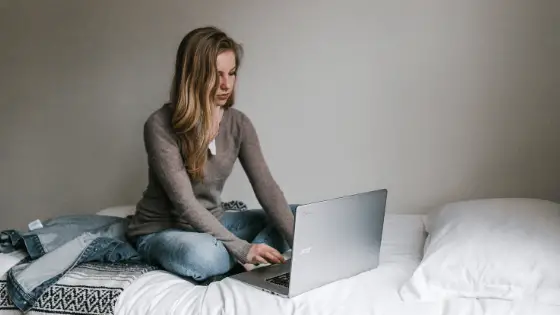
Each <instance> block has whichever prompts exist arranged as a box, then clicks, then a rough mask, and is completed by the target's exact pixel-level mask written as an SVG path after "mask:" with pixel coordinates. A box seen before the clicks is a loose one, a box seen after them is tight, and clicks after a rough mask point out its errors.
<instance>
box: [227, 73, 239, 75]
mask: <svg viewBox="0 0 560 315" xmlns="http://www.w3.org/2000/svg"><path fill="white" fill-rule="evenodd" d="M229 75H237V72H230V74H229Z"/></svg>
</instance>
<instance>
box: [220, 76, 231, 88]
mask: <svg viewBox="0 0 560 315" xmlns="http://www.w3.org/2000/svg"><path fill="white" fill-rule="evenodd" d="M228 83H229V82H228V79H227V77H226V76H223V75H221V76H220V89H222V90H224V91H227V90H228V89H229V84H228Z"/></svg>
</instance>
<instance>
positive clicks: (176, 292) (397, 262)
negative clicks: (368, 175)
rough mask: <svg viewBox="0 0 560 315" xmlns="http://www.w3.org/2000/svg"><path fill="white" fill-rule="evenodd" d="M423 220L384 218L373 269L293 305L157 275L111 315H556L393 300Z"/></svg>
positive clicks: (417, 253) (545, 309)
mask: <svg viewBox="0 0 560 315" xmlns="http://www.w3.org/2000/svg"><path fill="white" fill-rule="evenodd" d="M423 218H424V217H423V216H419V215H391V214H388V215H387V218H386V223H385V228H384V233H383V242H382V251H381V256H380V260H381V262H380V266H379V267H378V268H377V269H375V270H372V271H369V272H365V273H363V274H360V275H357V276H355V277H353V278H350V279H346V280H342V281H339V282H336V283H332V284H330V285H327V286H324V287H322V288H319V289H316V290H313V291H311V292H308V293H305V294H303V295H301V296H298V297H295V298H293V299H284V298H281V297H277V296H273V295H271V294H268V293H265V292H262V291H260V290H257V289H254V288H252V287H250V286H247V285H245V284H243V283H240V282H237V281H235V280H232V279H224V280H222V281H221V282H218V283H213V284H211V285H210V286H208V287H202V286H195V285H193V284H191V283H189V282H187V281H185V280H182V279H180V278H178V277H175V276H173V275H170V274H167V273H164V272H161V271H158V272H151V273H149V274H146V275H144V276H142V277H141V278H140V279H139V280H137V281H136V282H135V283H134V284H132V285H131V286H130V287H128V288H127V289H126V290H125V291H124V292H123V293H122V295H121V297H120V300H119V303H118V305H117V312H116V314H118V315H131V314H138V315H140V314H142V315H144V314H156V313H157V314H184V315H193V314H204V315H214V314H216V315H217V314H244V315H260V314H270V315H273V314H278V315H280V314H282V315H286V314H298V315H299V314H302V315H303V314H305V315H314V314H321V315H331V314H332V315H335V314H336V315H339V314H340V315H347V314H353V315H357V314H371V315H393V314H399V315H408V314H411V315H412V314H414V315H463V314H464V315H467V314H468V315H482V314H486V315H501V314H504V315H505V314H508V315H512V314H515V315H529V314H531V315H558V314H560V308H559V307H554V306H546V305H538V304H533V303H521V302H518V303H512V302H509V301H500V300H476V299H454V300H449V301H442V302H439V303H420V302H418V303H404V302H402V301H401V300H400V298H399V296H398V294H397V292H398V288H399V287H400V285H401V284H402V283H403V282H404V281H405V280H406V279H407V278H408V277H410V275H411V274H412V271H413V270H414V268H415V267H416V266H417V265H418V263H419V262H420V259H421V254H422V248H423V246H424V240H425V237H424V229H423Z"/></svg>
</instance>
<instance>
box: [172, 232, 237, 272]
mask: <svg viewBox="0 0 560 315" xmlns="http://www.w3.org/2000/svg"><path fill="white" fill-rule="evenodd" d="M201 236H202V235H201ZM204 237H205V238H208V239H207V240H206V241H201V242H200V243H199V244H197V245H195V246H190V247H188V248H184V250H183V251H182V253H180V256H182V257H181V259H170V260H167V261H166V262H162V265H163V267H164V268H165V269H168V270H172V271H174V272H175V273H177V274H179V275H182V276H186V277H190V278H193V279H194V280H196V281H203V280H206V279H208V278H209V277H213V276H217V275H221V274H224V273H226V272H228V271H229V270H230V269H231V267H232V266H233V260H232V258H231V256H230V255H229V252H228V251H227V249H226V248H225V246H224V245H223V244H222V243H221V242H219V241H218V240H216V239H215V238H214V237H212V236H210V235H204Z"/></svg>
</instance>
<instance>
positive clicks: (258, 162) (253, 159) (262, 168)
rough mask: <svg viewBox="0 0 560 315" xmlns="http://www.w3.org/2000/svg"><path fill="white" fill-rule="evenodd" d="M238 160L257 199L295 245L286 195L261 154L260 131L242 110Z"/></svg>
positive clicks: (290, 242)
mask: <svg viewBox="0 0 560 315" xmlns="http://www.w3.org/2000/svg"><path fill="white" fill-rule="evenodd" d="M239 161H240V162H241V165H242V167H243V169H244V170H245V173H247V177H248V178H249V182H250V183H251V186H252V187H253V191H254V192H255V195H256V197H257V200H258V201H259V203H260V204H261V206H262V207H263V209H264V210H265V211H266V212H267V213H268V215H270V216H271V217H272V220H273V221H274V223H275V224H276V226H277V228H278V229H279V231H280V232H281V233H282V235H283V236H284V238H285V239H286V241H287V242H288V244H289V245H290V247H292V246H293V238H294V231H293V229H294V215H293V214H292V211H291V210H290V207H289V205H288V202H287V201H286V198H285V197H284V193H283V192H282V190H281V189H280V187H278V184H277V183H276V181H275V180H274V178H273V177H272V174H271V173H270V170H269V168H268V165H267V164H266V161H265V159H264V156H263V154H262V150H261V146H260V143H259V139H258V136H257V132H256V130H255V128H254V126H253V124H252V123H251V120H250V119H249V118H248V117H247V116H245V115H244V114H242V126H241V148H240V151H239Z"/></svg>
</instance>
